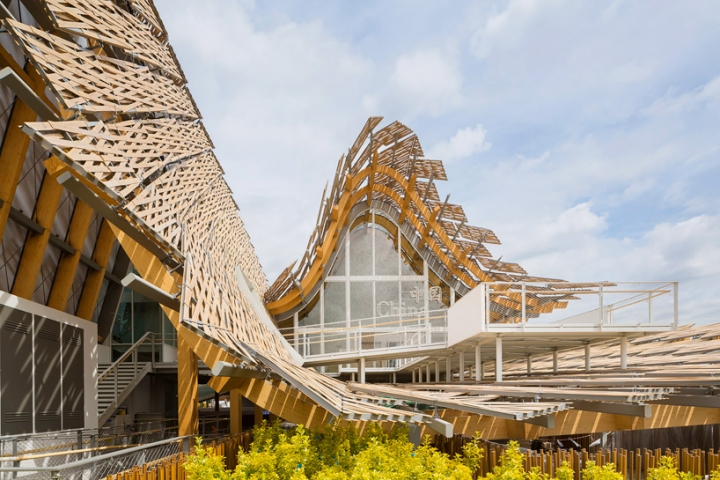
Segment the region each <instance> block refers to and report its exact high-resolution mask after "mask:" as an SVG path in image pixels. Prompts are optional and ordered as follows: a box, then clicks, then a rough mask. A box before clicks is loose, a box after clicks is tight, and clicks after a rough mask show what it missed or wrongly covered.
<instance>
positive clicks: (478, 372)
mask: <svg viewBox="0 0 720 480" xmlns="http://www.w3.org/2000/svg"><path fill="white" fill-rule="evenodd" d="M482 377H483V371H482V348H481V347H480V345H475V381H476V382H479V381H480V380H482Z"/></svg>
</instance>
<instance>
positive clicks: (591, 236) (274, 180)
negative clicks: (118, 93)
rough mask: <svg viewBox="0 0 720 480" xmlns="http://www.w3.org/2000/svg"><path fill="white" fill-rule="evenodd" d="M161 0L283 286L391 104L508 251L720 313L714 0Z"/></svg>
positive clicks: (718, 36)
mask: <svg viewBox="0 0 720 480" xmlns="http://www.w3.org/2000/svg"><path fill="white" fill-rule="evenodd" d="M156 4H157V6H158V9H159V11H160V13H161V16H162V18H163V20H164V22H165V25H166V27H167V29H168V31H169V35H170V42H171V43H172V45H173V47H174V48H175V50H176V52H177V55H178V57H179V59H180V61H181V63H182V66H183V69H184V70H185V73H186V76H187V77H188V79H189V82H190V89H191V91H192V93H193V95H194V97H195V99H196V101H197V103H198V105H199V107H200V110H201V112H202V113H203V116H204V121H205V123H206V125H207V127H208V130H209V132H210V135H211V137H212V138H213V141H214V142H215V145H216V147H217V150H216V151H217V155H218V157H219V158H220V161H221V163H222V164H223V166H224V167H225V170H226V174H227V175H226V177H227V180H228V182H229V184H230V185H231V187H232V188H233V190H234V193H235V196H236V199H237V201H238V204H239V205H240V208H241V215H242V217H243V219H244V221H245V223H246V225H247V228H248V230H249V233H250V235H251V238H252V240H253V243H254V245H255V247H256V249H257V251H258V254H259V256H260V261H261V262H262V264H263V266H264V268H265V271H266V273H267V275H268V277H269V279H270V282H272V281H273V280H274V278H275V277H276V276H277V274H278V273H279V272H280V271H282V269H283V268H284V267H285V266H287V265H288V264H289V263H290V262H292V261H293V260H295V259H296V258H299V257H301V256H302V254H303V252H304V248H305V245H306V243H307V239H308V237H309V235H310V233H311V231H312V229H313V226H314V225H313V223H314V221H315V217H316V213H317V209H318V206H319V201H320V195H321V193H322V189H323V187H324V185H325V182H326V180H328V179H329V178H330V177H331V175H332V174H333V173H334V168H335V164H336V162H337V159H338V157H339V156H340V155H341V154H342V153H343V152H344V151H346V150H347V148H348V146H349V145H350V144H351V143H352V142H353V140H354V139H355V137H356V135H357V133H358V131H359V130H360V128H361V127H362V125H363V124H364V122H365V120H366V118H367V117H368V116H371V115H382V116H384V117H385V119H386V121H393V120H400V121H401V122H403V123H405V124H407V125H408V126H409V127H410V128H412V129H413V130H415V131H416V132H417V133H418V135H419V137H420V141H421V143H422V144H423V147H424V150H425V152H426V155H427V156H428V157H433V158H440V159H443V160H445V161H446V168H447V170H448V176H449V181H448V182H444V183H441V185H439V189H440V193H441V195H445V194H447V193H450V194H451V195H452V196H451V201H453V202H454V203H461V204H462V205H463V206H464V208H465V211H466V213H467V216H468V218H469V220H470V223H472V224H475V225H478V226H482V227H487V228H491V229H492V230H494V231H495V233H496V234H497V235H498V236H499V238H500V240H501V241H502V242H503V245H501V246H494V247H493V248H491V252H492V253H493V254H494V255H495V256H496V257H497V256H500V255H502V256H503V260H506V261H517V262H519V263H520V264H521V265H523V266H524V267H525V269H526V270H527V271H528V272H529V273H530V274H533V275H543V276H551V277H560V278H564V279H567V280H573V281H593V280H612V281H625V280H627V281H633V280H679V281H680V282H681V286H680V291H681V320H682V321H684V322H697V323H709V322H717V321H720V280H719V279H720V193H718V192H719V191H720V187H719V186H718V183H720V55H718V45H720V3H716V2H664V1H660V2H658V1H647V2H623V1H615V2H577V1H570V0H567V1H554V0H548V1H542V2H540V1H530V0H521V1H504V2H468V1H464V2H463V1H447V2H442V1H438V2H411V1H397V2H381V1H368V2H350V1H344V2H341V1H337V2H327V1H320V0H317V1H303V2H300V1H289V0H288V1H282V0H280V1H273V2H257V3H255V2H251V1H230V0H223V1H219V0H215V1H212V2H211V1H205V2H198V1H196V0H156Z"/></svg>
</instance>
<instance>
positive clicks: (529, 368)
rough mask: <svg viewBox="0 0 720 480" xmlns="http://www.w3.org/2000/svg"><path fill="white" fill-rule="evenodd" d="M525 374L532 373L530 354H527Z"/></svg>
mask: <svg viewBox="0 0 720 480" xmlns="http://www.w3.org/2000/svg"><path fill="white" fill-rule="evenodd" d="M527 374H528V375H532V357H531V356H530V355H528V356H527Z"/></svg>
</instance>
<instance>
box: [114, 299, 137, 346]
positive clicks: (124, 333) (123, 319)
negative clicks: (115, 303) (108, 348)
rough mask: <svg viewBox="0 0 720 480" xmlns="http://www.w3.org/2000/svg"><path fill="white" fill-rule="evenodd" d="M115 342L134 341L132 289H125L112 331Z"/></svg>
mask: <svg viewBox="0 0 720 480" xmlns="http://www.w3.org/2000/svg"><path fill="white" fill-rule="evenodd" d="M112 341H113V343H133V339H132V291H130V289H127V288H126V289H124V290H123V293H122V298H121V299H120V306H119V307H118V311H117V315H115V323H114V324H113V331H112Z"/></svg>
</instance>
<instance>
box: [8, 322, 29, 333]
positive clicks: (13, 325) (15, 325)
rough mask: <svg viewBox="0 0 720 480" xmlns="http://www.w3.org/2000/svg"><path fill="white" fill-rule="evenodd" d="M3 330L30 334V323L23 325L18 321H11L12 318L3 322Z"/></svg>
mask: <svg viewBox="0 0 720 480" xmlns="http://www.w3.org/2000/svg"><path fill="white" fill-rule="evenodd" d="M5 330H10V331H11V332H17V333H22V334H23V335H30V325H25V324H23V323H20V322H13V321H12V320H8V321H7V322H5Z"/></svg>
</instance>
